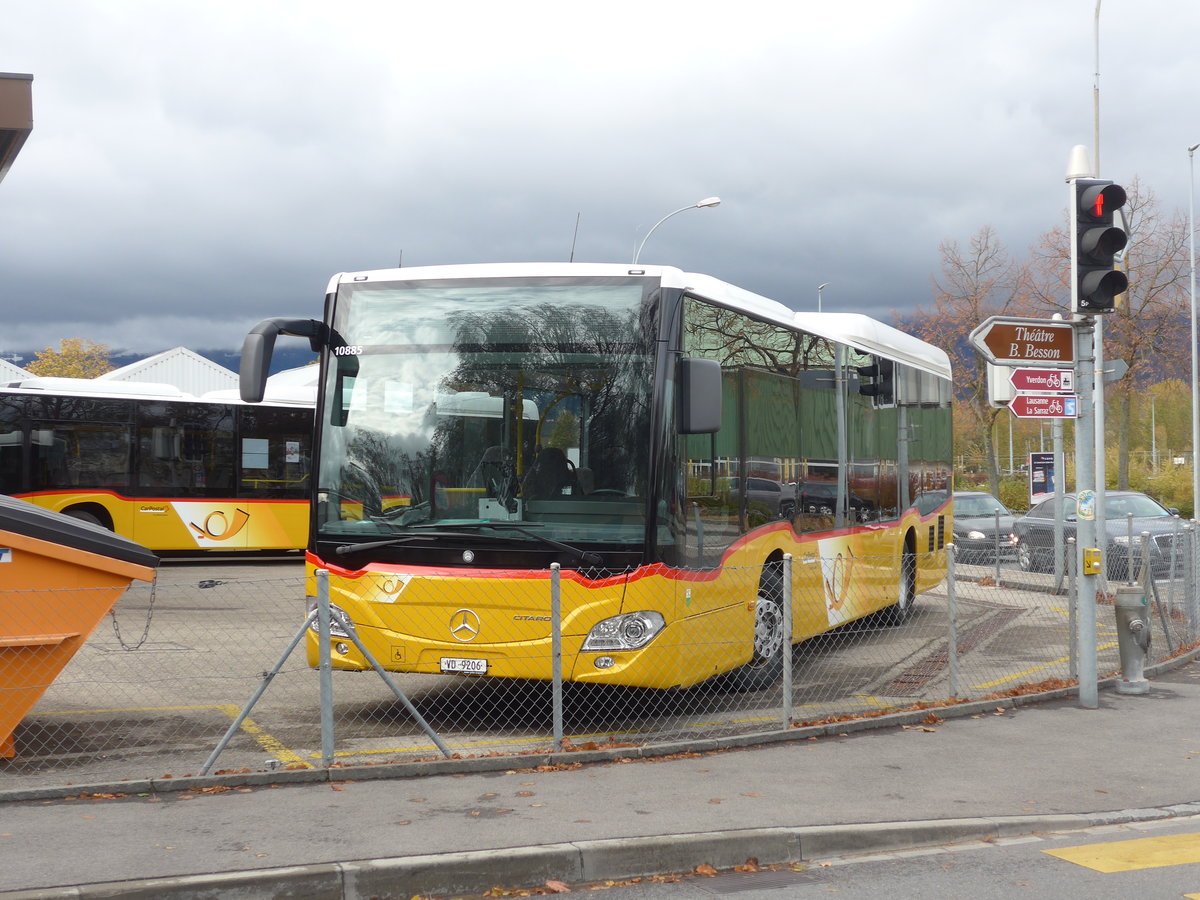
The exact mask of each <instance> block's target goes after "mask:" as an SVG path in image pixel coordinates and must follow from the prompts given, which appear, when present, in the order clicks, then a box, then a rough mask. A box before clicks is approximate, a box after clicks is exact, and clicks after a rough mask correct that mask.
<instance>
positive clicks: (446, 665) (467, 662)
mask: <svg viewBox="0 0 1200 900" xmlns="http://www.w3.org/2000/svg"><path fill="white" fill-rule="evenodd" d="M441 663H442V673H443V674H445V675H486V674H487V660H486V659H464V658H462V657H459V656H443V657H442V659H441Z"/></svg>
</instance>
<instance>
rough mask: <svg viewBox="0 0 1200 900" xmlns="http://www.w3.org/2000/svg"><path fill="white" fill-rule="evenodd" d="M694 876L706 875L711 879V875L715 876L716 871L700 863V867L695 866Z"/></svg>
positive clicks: (706, 864)
mask: <svg viewBox="0 0 1200 900" xmlns="http://www.w3.org/2000/svg"><path fill="white" fill-rule="evenodd" d="M696 874H697V875H707V876H709V877H710V878H711V877H712V876H713V875H716V874H717V870H716V869H714V868H713V867H712V866H710V865H709V864H708V863H700V865H698V866H696Z"/></svg>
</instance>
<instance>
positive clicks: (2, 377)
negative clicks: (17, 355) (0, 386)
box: [0, 357, 33, 384]
mask: <svg viewBox="0 0 1200 900" xmlns="http://www.w3.org/2000/svg"><path fill="white" fill-rule="evenodd" d="M32 377H33V376H32V375H31V374H30V373H29V372H26V371H25V370H24V369H22V368H21V367H20V366H15V365H13V364H12V363H10V362H9V361H8V360H7V359H4V358H3V357H0V383H4V384H7V383H8V382H10V381H23V380H24V379H26V378H32Z"/></svg>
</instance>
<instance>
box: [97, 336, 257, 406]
mask: <svg viewBox="0 0 1200 900" xmlns="http://www.w3.org/2000/svg"><path fill="white" fill-rule="evenodd" d="M96 380H97V381H156V382H162V383H165V384H171V385H174V386H175V387H177V388H179V390H181V391H184V392H186V393H189V394H195V395H196V396H197V397H198V396H200V395H201V394H206V393H208V392H209V391H219V390H227V389H230V388H236V387H237V384H238V376H237V373H236V372H233V371H231V370H229V369H227V368H225V367H224V366H222V365H219V364H217V363H215V362H213V361H212V360H211V359H205V358H204V357H203V356H201V355H200V354H199V353H194V352H192V351H191V350H189V349H188V348H187V347H175V348H174V349H171V350H164V351H163V352H162V353H156V354H154V355H153V356H149V357H147V358H146V359H143V360H139V361H138V362H135V363H130V364H129V365H127V366H121V368H119V369H113V370H112V371H111V372H105V373H104V374H103V375H101V376H99V377H98V378H97V379H96Z"/></svg>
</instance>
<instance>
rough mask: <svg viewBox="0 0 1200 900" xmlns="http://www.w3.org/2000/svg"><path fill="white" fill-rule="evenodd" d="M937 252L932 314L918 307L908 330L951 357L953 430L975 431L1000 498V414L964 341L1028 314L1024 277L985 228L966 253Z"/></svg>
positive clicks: (946, 247) (981, 365)
mask: <svg viewBox="0 0 1200 900" xmlns="http://www.w3.org/2000/svg"><path fill="white" fill-rule="evenodd" d="M938 249H939V250H940V252H941V257H942V264H941V276H940V277H935V278H934V279H933V287H934V301H933V309H931V310H925V309H923V308H922V307H920V306H918V307H917V310H916V313H915V314H914V315H913V316H912V317H911V318H909V319H907V320H906V324H907V325H908V327H909V328H910V329H911V330H913V331H914V332H915V333H916V334H917V335H919V336H920V337H921V338H923V339H924V340H926V341H928V342H929V343H931V344H934V345H935V346H938V347H941V348H942V349H943V350H945V351H946V352H947V353H948V354H949V355H950V360H951V364H952V365H953V367H954V390H955V400H956V401H958V408H959V409H960V410H963V413H962V414H961V415H956V417H955V421H956V424H957V425H958V426H959V427H960V428H962V427H963V426H964V425H966V424H968V422H969V423H971V424H974V425H975V426H976V433H977V435H978V437H979V440H980V443H981V444H982V446H981V447H980V449H981V450H982V453H983V456H984V457H985V459H986V460H987V468H988V484H989V486H990V488H991V492H992V493H993V494H994V495H996V496H999V494H1000V467H999V461H998V459H997V455H996V441H995V432H996V423H997V419H998V417H999V416H1000V414H1001V410H1000V409H997V408H994V407H992V406H991V405H990V404H989V403H988V383H987V363H986V361H985V360H984V359H983V358H982V357H981V356H980V355H979V354H978V353H976V352H975V350H974V348H973V347H971V345H970V343H969V342H968V340H967V336H968V335H969V334H970V332H971V331H972V330H973V329H974V328H975V327H976V326H977V325H979V324H980V323H981V322H982V321H983V320H984V319H986V318H988V317H989V316H994V315H1018V314H1027V313H1028V311H1029V308H1030V301H1029V296H1028V293H1029V285H1028V272H1027V269H1026V267H1025V266H1023V265H1021V264H1019V263H1017V262H1015V261H1014V260H1013V259H1012V257H1011V256H1010V255H1009V253H1008V251H1007V250H1006V249H1005V247H1004V246H1003V244H1001V243H1000V240H999V239H998V238H997V236H996V232H995V231H994V230H993V229H992V228H991V227H990V226H987V225H985V226H984V227H982V228H980V229H979V231H977V232H976V233H975V234H974V235H973V236H972V238H971V241H970V244H969V245H968V247H967V248H966V249H963V248H962V247H960V246H959V244H958V242H957V241H944V242H942V244H941V245H940V247H939V248H938ZM964 420H966V421H964ZM964 436H965V435H964ZM959 446H960V448H961V446H962V443H961V441H960V443H959Z"/></svg>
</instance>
